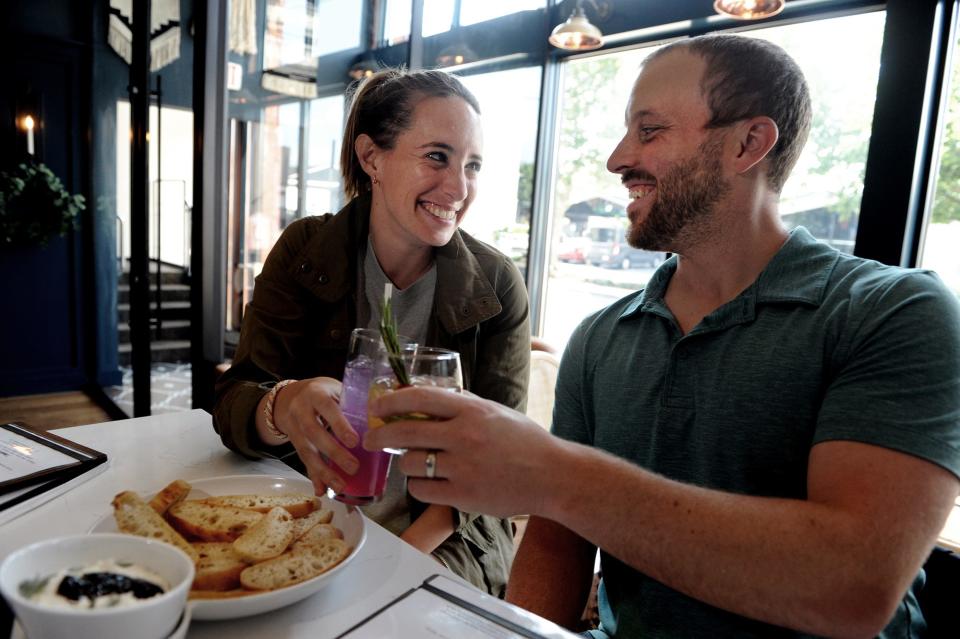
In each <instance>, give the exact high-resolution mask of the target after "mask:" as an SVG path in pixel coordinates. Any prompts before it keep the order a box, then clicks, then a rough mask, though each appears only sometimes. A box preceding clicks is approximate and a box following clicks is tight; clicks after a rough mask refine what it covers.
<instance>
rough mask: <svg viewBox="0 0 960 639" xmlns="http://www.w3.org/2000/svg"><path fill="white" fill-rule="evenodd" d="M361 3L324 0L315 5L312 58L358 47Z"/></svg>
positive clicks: (361, 16)
mask: <svg viewBox="0 0 960 639" xmlns="http://www.w3.org/2000/svg"><path fill="white" fill-rule="evenodd" d="M362 20H363V3H362V2H357V1H356V0H326V1H325V2H318V3H317V4H316V13H315V14H314V16H313V57H315V58H318V57H320V56H322V55H327V54H328V53H335V52H337V51H344V50H346V49H356V48H359V47H360V44H361V43H360V33H361V31H362V29H361V24H360V23H361V21H362Z"/></svg>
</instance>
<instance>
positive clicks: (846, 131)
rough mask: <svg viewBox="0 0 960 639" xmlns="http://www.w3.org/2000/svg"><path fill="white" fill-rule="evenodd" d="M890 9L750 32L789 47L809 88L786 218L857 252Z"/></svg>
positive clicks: (784, 203)
mask: <svg viewBox="0 0 960 639" xmlns="http://www.w3.org/2000/svg"><path fill="white" fill-rule="evenodd" d="M885 18H886V14H885V13H883V12H874V13H866V14H860V15H855V16H848V17H844V18H834V19H831V20H816V21H813V22H805V23H800V24H793V25H789V26H784V27H772V28H766V29H757V30H755V31H749V32H747V33H746V35H753V36H756V37H760V38H764V39H766V40H769V41H771V42H773V43H775V44H778V45H780V46H781V47H783V48H784V49H786V50H787V51H788V52H789V53H790V55H791V56H793V58H794V59H795V60H796V61H797V63H798V64H799V65H800V68H801V69H803V72H804V75H806V78H807V83H808V84H809V85H810V98H811V100H812V102H813V124H812V126H811V128H810V138H809V140H808V141H807V145H806V147H805V148H804V150H803V154H802V155H801V156H800V159H799V160H798V162H797V166H796V167H795V168H794V169H793V173H792V174H791V176H790V179H789V180H788V181H787V183H786V185H785V186H784V189H783V194H782V197H781V199H780V213H781V215H782V216H783V221H784V223H785V224H786V225H787V226H788V227H790V228H793V227H794V226H805V227H806V228H807V230H809V231H810V232H811V233H813V235H814V236H815V237H817V239H820V240H822V241H824V242H826V243H828V244H831V245H833V246H834V247H836V248H837V249H839V250H841V251H844V252H847V253H852V252H853V245H854V241H855V240H856V234H857V219H858V217H859V214H860V198H861V196H862V195H863V176H864V168H865V166H866V161H867V147H868V145H869V143H870V127H871V124H872V122H873V105H874V102H875V101H876V96H877V76H878V74H879V72H880V47H881V44H882V43H883V25H884V20H885Z"/></svg>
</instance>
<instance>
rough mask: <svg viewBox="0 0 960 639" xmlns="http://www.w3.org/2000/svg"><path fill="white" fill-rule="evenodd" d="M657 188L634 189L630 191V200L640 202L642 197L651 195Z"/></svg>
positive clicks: (650, 186)
mask: <svg viewBox="0 0 960 639" xmlns="http://www.w3.org/2000/svg"><path fill="white" fill-rule="evenodd" d="M655 188H656V187H655V186H653V185H646V186H635V187H633V188H632V189H630V199H631V200H639V199H640V198H642V197H646V196H648V195H650V194H651V193H653V191H654V189H655Z"/></svg>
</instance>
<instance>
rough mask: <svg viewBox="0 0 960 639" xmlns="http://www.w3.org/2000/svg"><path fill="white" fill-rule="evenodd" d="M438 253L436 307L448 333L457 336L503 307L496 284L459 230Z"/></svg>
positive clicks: (437, 250) (436, 254)
mask: <svg viewBox="0 0 960 639" xmlns="http://www.w3.org/2000/svg"><path fill="white" fill-rule="evenodd" d="M471 239H472V238H471ZM435 256H436V260H437V292H436V299H435V300H434V304H433V306H434V308H435V309H436V311H437V315H438V317H439V319H440V323H441V324H442V325H443V328H444V329H445V330H446V331H447V332H448V333H450V334H451V335H456V334H457V333H460V332H462V331H464V330H466V329H468V328H470V327H471V326H475V325H477V324H479V323H480V322H483V321H485V320H488V319H490V318H491V317H493V316H494V315H497V314H498V313H500V311H501V310H503V307H502V306H501V305H500V300H499V299H498V298H497V293H496V291H495V290H494V288H493V284H491V283H490V280H489V279H488V278H487V275H486V273H484V272H483V268H481V266H480V262H479V261H478V260H477V257H476V255H474V254H473V251H471V250H470V249H469V248H468V247H467V243H466V242H465V241H464V237H463V234H462V233H461V232H460V231H459V230H457V231H456V232H455V233H454V234H453V237H452V238H450V241H449V242H447V243H446V244H445V245H444V246H441V247H440V248H438V249H436V253H435Z"/></svg>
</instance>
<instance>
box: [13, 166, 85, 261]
mask: <svg viewBox="0 0 960 639" xmlns="http://www.w3.org/2000/svg"><path fill="white" fill-rule="evenodd" d="M84 208H86V206H85V204H84V198H83V196H82V195H72V194H70V192H69V191H67V190H66V189H65V188H63V184H62V183H61V182H60V179H59V178H58V177H57V176H56V175H54V174H53V171H51V170H50V169H49V168H48V167H47V166H46V165H44V164H34V163H32V162H31V163H27V162H22V163H20V164H18V165H17V166H16V167H14V168H13V169H12V170H10V171H3V172H0V246H36V245H40V246H46V245H47V242H48V241H49V240H50V238H51V237H53V236H54V235H59V236H63V235H65V234H66V232H67V231H69V230H70V229H73V228H76V223H77V214H78V213H80V211H82V210H84Z"/></svg>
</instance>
